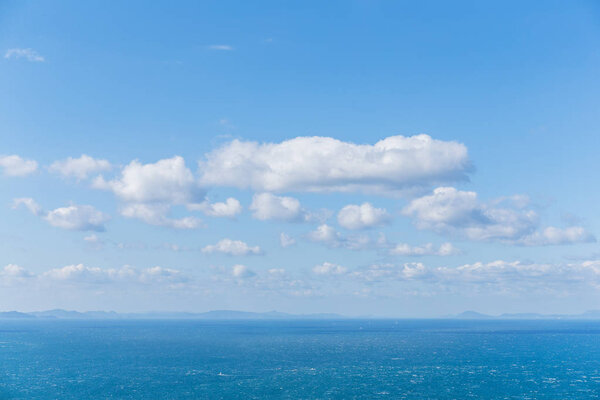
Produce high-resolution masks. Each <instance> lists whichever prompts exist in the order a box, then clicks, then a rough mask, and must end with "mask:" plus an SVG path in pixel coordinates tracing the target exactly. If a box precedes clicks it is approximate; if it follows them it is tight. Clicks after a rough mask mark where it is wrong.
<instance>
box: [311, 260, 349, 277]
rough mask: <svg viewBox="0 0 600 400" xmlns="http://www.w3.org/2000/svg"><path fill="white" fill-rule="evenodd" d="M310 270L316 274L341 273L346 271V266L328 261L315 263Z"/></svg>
mask: <svg viewBox="0 0 600 400" xmlns="http://www.w3.org/2000/svg"><path fill="white" fill-rule="evenodd" d="M312 270H313V272H314V273H315V274H316V275H343V274H345V273H346V272H347V271H348V269H347V268H346V267H342V266H341V265H337V264H333V263H330V262H324V263H323V264H319V265H315V266H314V267H313V269H312Z"/></svg>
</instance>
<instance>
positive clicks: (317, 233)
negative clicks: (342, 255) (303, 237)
mask: <svg viewBox="0 0 600 400" xmlns="http://www.w3.org/2000/svg"><path fill="white" fill-rule="evenodd" d="M307 237H308V239H309V240H311V241H313V242H321V243H326V244H328V245H330V246H331V247H337V246H339V244H340V242H341V240H342V238H341V235H340V234H339V233H338V232H337V231H336V230H335V228H334V227H332V226H330V225H327V224H321V225H319V226H318V227H317V228H316V229H315V230H314V231H311V232H309V233H308V235H307Z"/></svg>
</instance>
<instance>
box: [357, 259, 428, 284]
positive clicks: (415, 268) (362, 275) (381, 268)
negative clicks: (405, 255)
mask: <svg viewBox="0 0 600 400" xmlns="http://www.w3.org/2000/svg"><path fill="white" fill-rule="evenodd" d="M428 275H429V271H428V269H427V267H425V265H423V264H422V263H405V264H401V265H394V264H373V265H370V266H368V267H367V268H364V269H361V270H358V271H354V272H352V274H351V276H353V277H355V278H357V279H359V280H365V281H367V282H378V281H392V280H400V281H406V280H417V279H423V278H425V277H428Z"/></svg>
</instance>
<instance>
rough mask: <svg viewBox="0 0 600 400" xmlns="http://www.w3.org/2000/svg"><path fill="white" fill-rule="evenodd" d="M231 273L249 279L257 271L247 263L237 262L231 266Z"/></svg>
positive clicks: (238, 277)
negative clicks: (246, 264)
mask: <svg viewBox="0 0 600 400" xmlns="http://www.w3.org/2000/svg"><path fill="white" fill-rule="evenodd" d="M231 275H232V276H233V277H234V278H236V279H247V278H252V277H253V276H255V275H256V273H255V272H254V271H252V270H251V269H249V268H248V267H246V266H245V265H242V264H237V265H234V266H233V267H232V268H231Z"/></svg>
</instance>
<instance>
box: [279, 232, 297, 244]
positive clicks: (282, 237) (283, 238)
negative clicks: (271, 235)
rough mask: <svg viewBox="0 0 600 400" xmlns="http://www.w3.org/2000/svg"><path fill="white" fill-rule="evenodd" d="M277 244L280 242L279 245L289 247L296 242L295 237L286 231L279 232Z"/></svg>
mask: <svg viewBox="0 0 600 400" xmlns="http://www.w3.org/2000/svg"><path fill="white" fill-rule="evenodd" d="M279 244H281V247H290V246H293V245H294V244H296V239H294V238H293V237H291V236H290V235H288V234H287V233H284V232H281V233H280V234H279Z"/></svg>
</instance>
